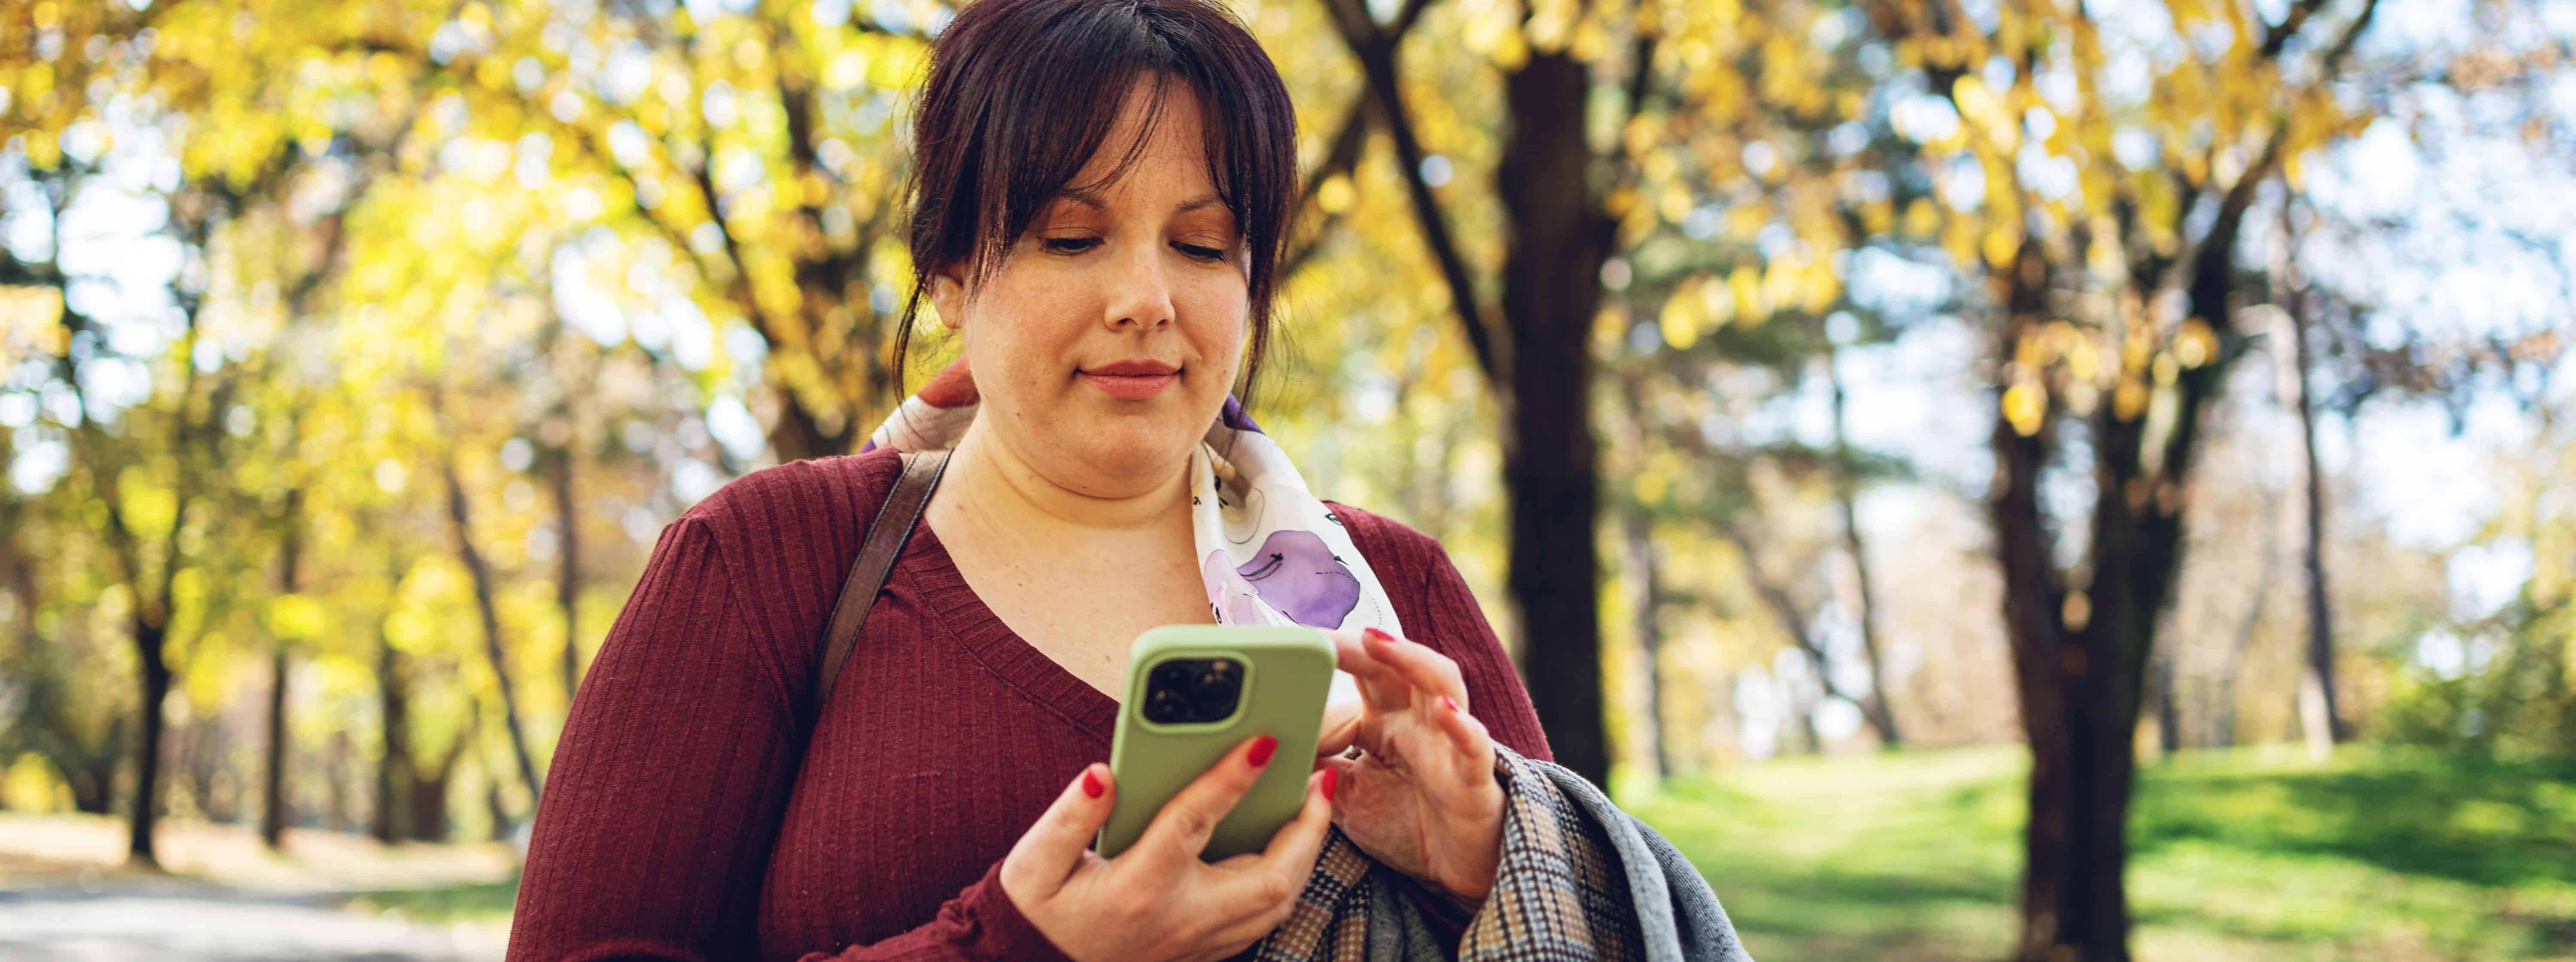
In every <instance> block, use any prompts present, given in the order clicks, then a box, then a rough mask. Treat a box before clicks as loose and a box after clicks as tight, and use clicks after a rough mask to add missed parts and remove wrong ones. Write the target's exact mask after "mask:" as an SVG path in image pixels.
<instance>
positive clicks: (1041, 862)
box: [1002, 762, 1118, 897]
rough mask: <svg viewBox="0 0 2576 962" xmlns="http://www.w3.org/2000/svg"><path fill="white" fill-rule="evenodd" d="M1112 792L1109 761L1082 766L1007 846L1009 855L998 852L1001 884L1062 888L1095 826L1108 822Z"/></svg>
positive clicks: (1049, 891)
mask: <svg viewBox="0 0 2576 962" xmlns="http://www.w3.org/2000/svg"><path fill="white" fill-rule="evenodd" d="M1117 791H1118V790H1117V786H1116V785H1114V784H1112V783H1111V782H1110V779H1109V766H1107V765H1103V764H1100V763H1098V762H1094V763H1092V764H1090V765H1087V766H1084V767H1083V769H1082V774H1081V775H1078V776H1076V777H1075V778H1074V780H1073V783H1072V784H1069V785H1066V786H1065V787H1064V791H1062V792H1058V793H1056V797H1055V803H1054V804H1052V805H1048V806H1047V810H1046V811H1045V812H1044V813H1042V814H1040V815H1039V816H1038V821H1037V824H1035V825H1031V826H1029V830H1028V832H1026V833H1025V834H1022V835H1021V836H1020V840H1019V841H1018V842H1016V843H1013V844H1012V845H1011V852H1010V854H1009V855H1005V856H1003V857H1002V880H1003V882H1004V884H1007V885H1009V886H1010V887H1012V888H1014V889H1018V890H1020V891H1024V892H1032V893H1036V894H1038V895H1039V896H1040V897H1044V896H1050V895H1054V894H1055V892H1056V890H1057V889H1059V888H1063V887H1064V880H1065V878H1066V877H1067V876H1070V875H1072V874H1073V867H1074V866H1075V865H1078V864H1081V862H1082V853H1084V852H1085V851H1088V850H1090V848H1091V840H1092V839H1093V838H1094V837H1096V836H1098V835H1099V834H1100V826H1101V825H1102V824H1104V823H1106V822H1108V821H1109V810H1110V806H1111V805H1112V804H1113V803H1115V802H1116V801H1117V799H1118V794H1117Z"/></svg>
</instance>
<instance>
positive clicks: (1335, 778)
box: [1324, 768, 1342, 802]
mask: <svg viewBox="0 0 2576 962" xmlns="http://www.w3.org/2000/svg"><path fill="white" fill-rule="evenodd" d="M1341 780H1342V770H1341V769H1338V768H1327V769H1324V800H1325V801H1327V802H1329V801H1332V800H1333V783H1335V782H1339V781H1341Z"/></svg>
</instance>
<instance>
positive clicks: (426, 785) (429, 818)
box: [411, 724, 475, 842]
mask: <svg viewBox="0 0 2576 962" xmlns="http://www.w3.org/2000/svg"><path fill="white" fill-rule="evenodd" d="M474 729H475V726H473V725H472V724H468V725H467V726H466V728H465V730H464V731H461V732H458V733H457V735H456V744H454V745H450V746H448V749H447V754H446V755H443V756H441V757H440V758H439V760H438V764H437V766H436V767H433V768H429V769H421V768H418V767H417V766H415V767H414V769H413V774H412V781H411V829H412V837H413V838H415V839H418V840H420V841H423V842H444V841H447V829H448V818H447V789H448V787H449V786H450V785H452V784H454V783H455V781H456V766H457V764H458V763H459V762H461V761H463V760H464V758H465V751H466V749H468V748H470V747H472V746H473V743H474Z"/></svg>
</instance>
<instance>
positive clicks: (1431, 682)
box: [1315, 628, 1503, 904]
mask: <svg viewBox="0 0 2576 962" xmlns="http://www.w3.org/2000/svg"><path fill="white" fill-rule="evenodd" d="M1331 634H1332V636H1333V647H1334V648H1335V649H1336V650H1337V652H1338V654H1339V655H1340V660H1341V667H1342V670H1343V671H1347V672H1350V673H1351V675H1352V677H1354V678H1356V679H1358V681H1359V689H1360V696H1361V699H1360V702H1359V703H1358V704H1351V703H1348V702H1343V703H1338V704H1335V705H1332V706H1329V707H1328V708H1326V710H1325V712H1324V728H1323V733H1322V737H1321V738H1320V739H1319V740H1318V741H1317V742H1316V745H1315V754H1316V756H1317V762H1318V764H1322V765H1331V766H1333V767H1336V768H1339V769H1341V775H1340V776H1339V778H1340V783H1339V785H1338V787H1337V790H1336V792H1335V794H1334V801H1333V820H1334V822H1336V823H1338V824H1339V825H1341V827H1342V833H1343V834H1345V835H1348V836H1350V838H1351V841H1353V842H1356V843H1358V844H1359V847H1360V850H1361V851H1363V852H1366V853H1368V855H1369V857H1370V858H1374V859H1376V860H1378V861H1379V862H1380V863H1382V864H1384V865H1386V866H1387V867H1389V868H1392V869H1395V870H1396V871H1399V872H1403V873H1404V874H1406V875H1409V876H1412V877H1413V878H1414V879H1415V880H1417V881H1420V882H1423V883H1425V884H1427V885H1429V886H1430V887H1431V888H1433V889H1434V890H1436V891H1439V892H1442V893H1444V894H1447V895H1449V896H1452V897H1454V898H1458V899H1461V900H1464V901H1466V902H1468V903H1470V904H1472V903H1475V902H1479V901H1482V900H1483V899H1484V897H1485V894H1486V893H1487V892H1490V891H1492V889H1493V887H1494V868H1495V866H1496V865H1497V864H1499V863H1500V862H1501V861H1502V854H1503V788H1502V785H1501V783H1499V782H1497V781H1495V779H1494V741H1493V739H1492V738H1490V737H1488V736H1487V735H1486V732H1485V725H1484V723H1483V722H1479V721H1477V720H1476V718H1475V716H1473V715H1470V714H1468V713H1467V708H1468V705H1467V686H1466V683H1465V682H1464V681H1463V680H1462V679H1461V678H1460V677H1459V674H1458V663H1457V662H1455V661H1451V660H1450V659H1449V657H1448V656H1446V655H1443V654H1441V653H1439V652H1436V651H1433V650H1431V649H1430V648H1427V647H1424V646H1423V645H1420V644H1416V643H1414V642H1411V641H1406V640H1404V639H1401V638H1396V637H1393V636H1390V635H1388V634H1386V633H1385V632H1382V631H1379V630H1377V629H1375V628H1370V629H1366V630H1364V631H1358V632H1353V631H1334V632H1332V633H1331ZM1353 745H1356V746H1358V747H1359V748H1360V750H1361V751H1362V752H1363V753H1364V754H1362V755H1360V756H1359V757H1358V758H1356V759H1348V758H1340V757H1338V756H1339V755H1341V754H1342V752H1343V751H1344V750H1345V749H1348V748H1350V747H1351V746H1353Z"/></svg>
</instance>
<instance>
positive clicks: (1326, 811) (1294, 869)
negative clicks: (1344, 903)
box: [1217, 768, 1341, 941]
mask: <svg viewBox="0 0 2576 962" xmlns="http://www.w3.org/2000/svg"><path fill="white" fill-rule="evenodd" d="M1340 775H1341V772H1340V770H1339V769H1338V768H1327V769H1324V770H1323V771H1319V772H1316V773H1314V774H1313V775H1311V776H1308V777H1307V779H1306V804H1305V805H1304V806H1303V807H1301V808H1299V809H1298V810H1297V817H1296V818H1295V819H1294V820H1291V821H1290V822H1289V823H1288V824H1286V825H1283V826H1280V828H1279V831H1278V833H1277V834H1275V835H1272V836H1270V844H1269V845H1268V846H1267V847H1265V848H1263V849H1262V850H1261V855H1260V857H1259V859H1258V861H1256V862H1253V863H1251V864H1249V865H1245V866H1243V867H1244V868H1245V869H1246V871H1243V872H1242V873H1241V874H1239V875H1235V876H1234V877H1233V878H1232V879H1231V880H1230V886H1229V887H1230V891H1227V892H1226V893H1225V895H1224V897H1223V901H1222V902H1221V903H1220V904H1224V905H1228V906H1232V907H1235V910H1236V911H1239V912H1242V913H1243V915H1244V919H1243V921H1241V922H1237V923H1235V924H1234V925H1230V926H1227V927H1225V928H1223V929H1220V930H1218V933H1219V934H1218V936H1217V937H1218V938H1220V939H1225V940H1228V941H1231V940H1232V939H1233V938H1241V937H1249V938H1250V939H1252V940H1254V941H1258V940H1259V939H1260V938H1261V937H1262V936H1264V935H1268V934H1269V933H1270V930H1272V929H1275V928H1278V927H1279V923H1280V922H1282V921H1285V920H1286V919H1287V918H1288V913H1290V912H1292V911H1294V910H1295V909H1296V907H1297V897H1298V896H1299V895H1300V894H1302V893H1304V892H1305V890H1306V880H1307V878H1308V877H1309V876H1312V875H1313V874H1314V872H1315V857H1316V856H1317V855H1319V854H1321V853H1322V852H1323V850H1324V838H1325V835H1326V833H1328V832H1330V831H1331V830H1332V825H1333V799H1332V794H1333V792H1334V791H1335V788H1334V785H1335V781H1336V780H1337V779H1338V778H1339V777H1340ZM1223 864H1226V865H1229V866H1231V865H1236V864H1240V863H1237V862H1236V861H1235V860H1234V859H1228V860H1227V861H1226V863H1223ZM1227 914H1233V913H1231V912H1229V913H1227Z"/></svg>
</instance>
